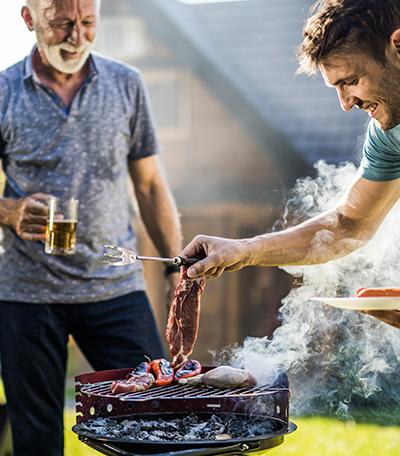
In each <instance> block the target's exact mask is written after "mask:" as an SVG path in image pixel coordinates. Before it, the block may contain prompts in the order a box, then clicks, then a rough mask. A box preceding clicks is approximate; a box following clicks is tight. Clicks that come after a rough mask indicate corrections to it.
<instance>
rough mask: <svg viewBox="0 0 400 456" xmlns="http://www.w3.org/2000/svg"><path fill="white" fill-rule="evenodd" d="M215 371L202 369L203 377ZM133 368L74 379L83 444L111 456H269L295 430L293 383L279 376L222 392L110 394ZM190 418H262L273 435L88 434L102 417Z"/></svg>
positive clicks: (175, 387) (183, 389)
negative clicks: (156, 437)
mask: <svg viewBox="0 0 400 456" xmlns="http://www.w3.org/2000/svg"><path fill="white" fill-rule="evenodd" d="M210 369H213V367H210V366H203V370H202V373H205V372H207V371H208V370H210ZM131 371H132V369H117V370H110V371H101V372H92V373H89V374H82V375H79V376H77V377H75V381H76V392H77V395H76V412H77V417H76V422H77V424H76V425H75V426H74V427H73V428H72V430H73V431H74V432H75V433H76V434H78V437H79V439H80V440H81V441H82V442H84V443H86V444H87V445H89V446H90V447H92V448H95V449H96V450H98V451H100V452H101V453H103V454H106V455H109V456H122V455H123V456H135V455H139V454H143V455H148V454H151V455H159V454H164V455H165V454H166V453H174V455H176V456H197V455H198V456H201V455H214V454H215V455H218V454H243V453H244V454H247V453H249V454H251V455H252V456H253V455H256V454H257V452H259V451H265V450H268V449H271V448H273V447H276V446H278V445H280V444H281V443H283V441H284V436H285V435H287V434H289V433H291V432H293V431H294V430H295V429H296V425H295V424H294V423H292V422H290V421H289V396H290V391H289V383H288V378H287V376H286V375H285V374H280V375H279V376H278V377H277V378H276V380H275V381H274V382H273V385H269V386H268V385H257V386H255V387H246V388H235V389H228V390H220V389H217V388H213V387H200V386H196V387H194V386H183V385H180V384H177V383H172V384H170V385H167V386H164V387H153V388H150V389H149V390H147V391H141V392H134V393H120V394H117V395H114V394H111V393H110V385H111V383H112V381H114V380H121V379H124V378H125V377H126V375H127V374H129V373H130V372H131ZM189 413H194V414H196V415H197V416H198V417H199V418H202V419H203V418H204V419H207V418H208V417H211V416H212V415H217V416H221V417H222V416H225V415H226V414H234V416H238V417H244V418H245V419H246V420H247V421H248V420H249V419H251V418H253V417H254V418H257V419H262V420H263V421H267V422H268V423H269V425H270V426H269V428H270V429H271V432H268V433H267V434H265V435H261V436H257V437H250V438H244V439H230V440H226V441H216V440H194V441H179V442H176V441H173V442H171V441H163V442H153V441H142V440H129V439H127V438H122V437H118V436H116V437H103V436H99V435H97V434H93V433H91V432H87V430H85V426H84V424H85V423H86V422H87V421H89V420H94V419H98V418H112V419H114V420H117V421H122V420H125V419H129V418H131V419H139V418H144V419H152V420H154V419H158V418H161V419H164V420H169V419H175V418H179V417H184V416H186V415H188V414H189Z"/></svg>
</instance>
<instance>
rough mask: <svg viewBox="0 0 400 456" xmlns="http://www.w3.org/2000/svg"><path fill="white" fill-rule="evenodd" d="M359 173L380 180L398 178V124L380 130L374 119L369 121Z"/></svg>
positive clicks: (399, 139)
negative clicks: (389, 128)
mask: <svg viewBox="0 0 400 456" xmlns="http://www.w3.org/2000/svg"><path fill="white" fill-rule="evenodd" d="M359 174H360V175H361V176H362V177H364V178H365V179H368V180H372V181H380V182H382V181H391V180H395V179H398V178H400V126H396V127H394V128H392V129H391V130H381V129H380V128H379V127H378V126H377V125H376V123H375V122H374V121H371V122H370V123H369V125H368V129H367V135H366V138H365V141H364V146H363V157H362V160H361V163H360V167H359Z"/></svg>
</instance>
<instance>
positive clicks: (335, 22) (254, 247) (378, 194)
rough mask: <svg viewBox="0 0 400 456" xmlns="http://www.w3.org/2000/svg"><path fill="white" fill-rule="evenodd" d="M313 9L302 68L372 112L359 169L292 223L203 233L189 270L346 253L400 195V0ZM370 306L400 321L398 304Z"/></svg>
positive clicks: (319, 259) (191, 248) (303, 261)
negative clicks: (241, 234) (244, 235)
mask: <svg viewBox="0 0 400 456" xmlns="http://www.w3.org/2000/svg"><path fill="white" fill-rule="evenodd" d="M312 13H313V14H312V15H311V16H310V18H309V19H308V21H307V23H306V25H305V28H304V40H303V43H302V45H301V47H300V49H299V53H298V57H299V61H300V69H299V71H300V72H305V73H307V74H315V73H316V72H317V71H320V72H321V74H322V77H323V78H324V80H325V82H326V84H327V85H328V86H329V87H334V88H335V89H336V91H337V94H338V97H339V100H340V104H341V107H342V109H344V110H346V111H349V110H350V109H351V108H352V107H354V106H355V107H357V108H358V109H363V110H364V111H366V112H367V113H368V115H369V116H370V117H371V121H370V124H369V127H368V132H367V137H366V140H365V144H364V151H363V159H362V162H361V165H360V168H359V173H358V176H357V178H356V179H355V181H354V182H353V184H352V185H351V187H350V188H349V189H348V191H347V193H346V195H345V196H344V197H343V198H342V200H341V201H340V202H339V203H338V204H337V205H336V206H335V207H334V208H332V209H331V210H329V211H327V212H325V213H323V214H320V215H319V216H317V217H314V218H312V219H310V220H308V221H306V222H305V223H302V224H300V225H298V226H295V227H292V228H290V229H288V230H285V231H282V232H278V233H269V234H264V235H261V236H257V237H255V238H252V239H240V240H231V239H223V238H216V237H208V236H196V237H195V238H194V239H193V240H192V242H191V243H190V244H189V245H188V246H187V247H186V248H185V249H184V250H183V252H182V255H183V256H186V257H200V258H204V259H202V260H201V261H199V262H197V263H195V264H194V265H193V266H192V267H191V268H189V270H188V275H189V277H196V276H199V275H202V274H203V275H204V276H205V277H206V278H215V277H219V276H220V275H221V274H222V272H223V271H234V270H238V269H241V268H243V267H245V266H250V265H253V266H282V265H307V264H317V263H325V262H327V261H330V260H333V259H336V258H340V257H343V256H345V255H347V254H349V253H351V252H353V251H354V250H356V249H358V248H360V247H361V246H363V245H365V244H366V243H367V242H368V241H369V240H370V239H371V238H372V237H373V235H374V233H375V232H376V231H377V229H378V227H379V225H380V224H381V223H382V221H383V219H384V218H385V216H386V215H387V213H388V212H389V211H390V209H391V208H392V207H393V205H394V204H395V203H396V202H397V200H398V199H399V197H400V126H399V125H400V3H399V2H398V1H396V0H382V1H379V2H377V1H376V0H322V1H319V2H318V3H317V4H316V5H315V6H314V8H313V9H312ZM368 313H369V314H370V315H373V316H375V317H377V318H379V319H381V320H383V321H385V322H386V323H388V324H391V325H393V326H395V327H398V328H400V312H398V311H369V312H368Z"/></svg>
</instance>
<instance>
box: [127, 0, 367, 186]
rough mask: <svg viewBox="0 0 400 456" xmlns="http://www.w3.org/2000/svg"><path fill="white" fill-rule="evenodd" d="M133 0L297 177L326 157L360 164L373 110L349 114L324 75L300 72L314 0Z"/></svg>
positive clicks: (154, 28) (154, 30) (184, 60)
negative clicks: (298, 51)
mask: <svg viewBox="0 0 400 456" xmlns="http://www.w3.org/2000/svg"><path fill="white" fill-rule="evenodd" d="M127 1H128V3H130V4H131V6H132V7H133V9H134V11H135V12H136V13H139V14H141V15H142V16H143V17H144V18H145V20H146V22H147V24H148V27H149V29H150V30H151V32H152V33H155V34H156V35H157V36H158V37H159V38H161V39H162V40H163V41H164V42H166V43H167V44H168V45H169V46H170V47H172V48H173V49H174V51H175V52H176V55H177V56H178V59H180V60H181V62H182V63H183V64H185V65H189V66H190V67H191V68H192V69H193V71H195V72H196V73H197V74H198V75H199V77H200V78H202V79H203V81H204V82H205V83H206V84H207V85H208V86H209V87H210V89H211V90H212V91H213V92H214V94H215V95H216V96H218V97H219V98H220V99H221V100H222V102H223V103H224V104H225V105H226V106H227V107H228V108H229V110H230V111H231V112H232V113H234V114H235V115H236V116H237V118H238V119H239V120H240V121H241V122H242V124H243V125H244V126H245V127H246V128H247V129H248V130H249V131H250V133H251V134H252V135H253V137H254V138H255V139H256V140H257V141H258V142H259V144H261V145H262V146H263V147H264V149H265V150H266V151H267V152H268V153H269V154H271V153H272V155H273V158H274V159H275V160H276V161H277V162H278V163H279V164H280V165H281V166H284V167H285V169H286V170H287V171H288V174H289V175H290V176H292V177H294V178H295V177H298V176H299V175H304V174H306V173H307V172H308V171H309V170H310V169H311V166H312V165H313V164H314V163H315V162H316V161H317V160H320V159H323V160H325V161H326V162H328V163H334V164H338V163H340V162H343V161H353V162H355V163H358V161H359V157H360V149H361V148H360V144H361V138H362V136H363V134H364V131H365V125H366V121H367V118H366V116H365V113H363V112H361V111H358V110H352V111H350V112H347V113H345V112H343V111H342V110H341V109H340V105H339V102H338V99H337V95H336V92H335V90H333V89H328V88H327V87H326V86H325V84H324V82H323V80H322V78H321V77H317V78H316V79H312V78H308V77H306V76H304V75H298V76H295V73H296V69H297V62H296V58H295V54H294V48H295V47H296V46H298V45H299V44H300V43H301V40H302V27H303V23H304V20H305V19H306V17H307V13H308V10H309V8H310V7H311V5H312V4H313V0H248V1H242V2H238V1H234V2H221V3H211V4H198V5H187V4H183V3H181V2H179V1H177V0H127Z"/></svg>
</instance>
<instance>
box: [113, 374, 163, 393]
mask: <svg viewBox="0 0 400 456" xmlns="http://www.w3.org/2000/svg"><path fill="white" fill-rule="evenodd" d="M154 383H155V380H154V377H153V375H152V374H142V375H134V376H132V377H130V378H129V379H128V380H117V381H115V382H112V384H111V388H110V390H111V392H112V393H113V394H118V393H133V392H137V391H146V390H148V389H149V388H150V386H152V385H154Z"/></svg>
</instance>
